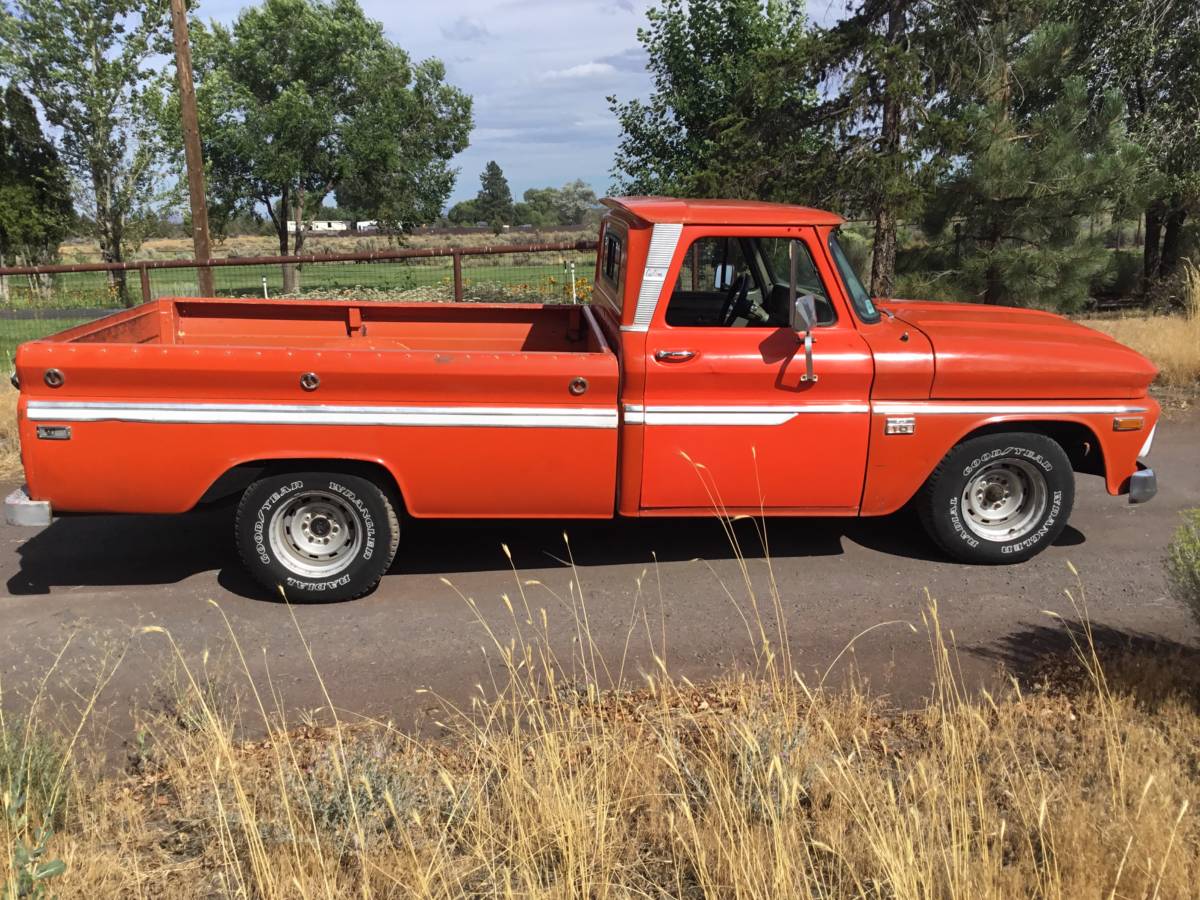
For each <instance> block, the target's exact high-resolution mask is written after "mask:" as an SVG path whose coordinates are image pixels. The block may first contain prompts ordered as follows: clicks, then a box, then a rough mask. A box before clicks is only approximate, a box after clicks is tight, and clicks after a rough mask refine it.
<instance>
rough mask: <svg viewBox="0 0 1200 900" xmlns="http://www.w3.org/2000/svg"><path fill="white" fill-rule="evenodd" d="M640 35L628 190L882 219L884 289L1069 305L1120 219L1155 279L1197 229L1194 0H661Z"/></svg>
mask: <svg viewBox="0 0 1200 900" xmlns="http://www.w3.org/2000/svg"><path fill="white" fill-rule="evenodd" d="M638 37H639V40H640V42H641V44H642V45H643V47H644V48H645V50H646V51H647V53H648V56H649V67H650V72H651V75H652V77H653V80H654V91H653V93H652V95H651V96H650V97H649V98H648V99H646V100H628V101H622V100H619V99H618V98H615V97H613V98H610V100H609V102H610V105H611V107H612V110H613V112H614V113H615V115H616V116H617V118H618V120H619V122H620V126H621V130H622V136H621V141H620V145H619V148H618V151H617V155H616V160H615V165H614V176H615V179H616V182H617V189H618V190H621V191H626V192H631V193H668V194H682V195H685V196H731V197H742V198H759V199H767V200H778V201H789V202H801V203H809V204H814V205H821V206H828V207H833V208H835V209H839V210H841V211H843V212H845V213H847V214H849V215H850V216H852V217H855V218H864V219H867V220H868V221H869V222H870V232H871V234H870V240H869V244H870V247H871V249H872V253H871V260H870V273H869V274H870V283H871V288H872V291H873V293H875V294H877V295H885V296H886V295H891V294H893V293H894V291H895V290H896V289H897V280H898V278H899V279H900V281H901V282H902V287H908V286H910V285H911V284H913V283H914V279H913V278H912V277H910V276H913V275H916V274H919V275H920V276H921V279H918V280H919V281H920V282H921V283H922V285H923V286H925V287H927V288H931V289H932V290H935V291H936V292H939V293H945V294H949V295H956V296H961V297H964V298H969V299H976V300H981V301H984V302H988V303H1037V304H1040V305H1051V306H1059V307H1064V308H1073V307H1077V306H1078V305H1080V304H1081V303H1082V302H1083V301H1084V299H1085V298H1086V297H1087V295H1088V293H1089V290H1090V288H1091V287H1092V286H1093V285H1094V284H1095V283H1096V281H1097V279H1098V277H1100V276H1101V275H1103V273H1104V270H1105V268H1106V267H1108V266H1111V265H1112V260H1113V258H1114V254H1112V253H1111V252H1109V250H1108V247H1110V246H1111V245H1112V244H1114V243H1115V244H1117V245H1119V244H1120V242H1121V240H1122V235H1123V233H1124V232H1123V230H1122V227H1121V226H1122V223H1123V222H1130V221H1131V220H1132V221H1137V222H1138V223H1139V226H1138V227H1139V234H1138V235H1137V237H1138V238H1139V239H1140V243H1141V260H1140V266H1139V268H1140V275H1141V281H1142V285H1143V287H1153V286H1154V285H1155V283H1156V282H1159V281H1161V280H1164V279H1169V278H1170V277H1171V275H1172V273H1173V272H1174V271H1175V270H1176V268H1177V266H1178V265H1179V263H1180V260H1181V259H1182V257H1183V256H1184V254H1185V253H1186V252H1192V253H1196V252H1197V247H1198V245H1200V230H1198V229H1197V224H1196V219H1197V218H1198V215H1197V214H1198V213H1200V65H1198V64H1197V60H1200V5H1198V4H1196V3H1195V0H858V2H854V3H852V4H851V7H850V9H849V11H848V14H847V15H846V17H845V18H843V19H842V20H841V21H839V22H837V23H836V24H834V25H832V26H830V27H824V28H822V27H817V26H814V25H812V24H811V23H810V22H809V21H808V20H807V19H806V16H805V9H804V4H803V3H801V2H798V0H766V2H763V0H688V2H683V0H662V2H661V3H660V4H659V5H658V6H657V7H655V8H653V9H652V10H651V11H650V13H649V19H648V23H647V26H646V27H645V28H643V29H642V30H640V31H639V33H638Z"/></svg>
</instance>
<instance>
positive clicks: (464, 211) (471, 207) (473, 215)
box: [446, 198, 479, 225]
mask: <svg viewBox="0 0 1200 900" xmlns="http://www.w3.org/2000/svg"><path fill="white" fill-rule="evenodd" d="M446 219H447V221H449V222H450V224H451V225H476V224H478V223H479V204H478V202H477V201H476V200H475V199H474V198H471V199H470V200H463V201H461V202H459V203H455V204H454V205H453V206H452V207H450V211H449V212H448V213H446Z"/></svg>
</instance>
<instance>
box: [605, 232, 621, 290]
mask: <svg viewBox="0 0 1200 900" xmlns="http://www.w3.org/2000/svg"><path fill="white" fill-rule="evenodd" d="M600 272H601V274H602V275H603V276H604V277H605V278H606V279H607V280H608V281H609V282H610V283H611V284H612V285H613V287H616V286H617V285H618V284H620V281H621V236H620V235H619V234H614V233H613V232H612V231H606V232H605V234H604V261H603V265H602V266H601V268H600Z"/></svg>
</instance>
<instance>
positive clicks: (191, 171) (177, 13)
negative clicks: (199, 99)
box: [171, 0, 213, 297]
mask: <svg viewBox="0 0 1200 900" xmlns="http://www.w3.org/2000/svg"><path fill="white" fill-rule="evenodd" d="M171 28H172V30H173V31H174V33H175V71H176V73H177V74H178V76H179V112H180V118H181V119H182V120H183V149H184V154H185V156H186V158H187V178H188V195H189V197H190V198H191V201H192V244H193V245H194V246H195V248H196V259H198V260H203V261H207V260H209V259H211V258H212V248H211V246H210V242H209V237H208V200H207V198H206V197H205V196H204V154H203V153H202V152H201V151H200V119H199V116H198V115H197V114H196V86H195V84H194V83H193V82H192V45H191V42H190V41H189V40H188V23H187V10H186V9H185V8H184V0H171ZM196 281H197V282H198V283H199V286H200V293H201V294H202V295H203V296H205V297H211V296H212V295H213V273H212V269H210V268H207V267H201V268H198V269H196Z"/></svg>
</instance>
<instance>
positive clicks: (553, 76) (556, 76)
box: [542, 62, 617, 81]
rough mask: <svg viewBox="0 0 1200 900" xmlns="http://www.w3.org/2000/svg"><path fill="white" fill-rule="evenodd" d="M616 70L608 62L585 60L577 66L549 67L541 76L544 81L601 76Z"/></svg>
mask: <svg viewBox="0 0 1200 900" xmlns="http://www.w3.org/2000/svg"><path fill="white" fill-rule="evenodd" d="M616 71H617V70H616V68H615V67H614V66H613V65H611V64H610V63H606V62H586V63H580V64H579V65H577V66H571V67H570V68H567V69H551V70H550V71H549V72H543V73H542V78H543V80H545V81H563V80H570V79H575V78H578V79H583V78H602V77H604V76H605V75H612V74H613V73H614V72H616Z"/></svg>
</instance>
